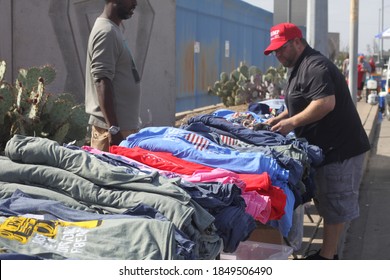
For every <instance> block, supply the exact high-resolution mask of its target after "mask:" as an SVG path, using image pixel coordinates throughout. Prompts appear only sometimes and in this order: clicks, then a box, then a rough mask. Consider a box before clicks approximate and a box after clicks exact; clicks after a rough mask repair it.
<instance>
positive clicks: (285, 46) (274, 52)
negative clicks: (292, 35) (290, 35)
mask: <svg viewBox="0 0 390 280" xmlns="http://www.w3.org/2000/svg"><path fill="white" fill-rule="evenodd" d="M291 42H292V40H289V41H287V42H286V43H285V44H284V45H283V46H281V47H280V48H279V49H277V50H274V51H273V52H272V54H273V55H276V54H277V53H280V52H281V51H284V49H285V48H287V46H288V45H289V44H290V43H291Z"/></svg>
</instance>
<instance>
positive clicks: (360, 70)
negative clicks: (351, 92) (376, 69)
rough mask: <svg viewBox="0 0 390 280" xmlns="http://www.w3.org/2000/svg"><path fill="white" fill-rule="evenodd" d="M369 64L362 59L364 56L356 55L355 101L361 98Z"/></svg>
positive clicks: (368, 71)
mask: <svg viewBox="0 0 390 280" xmlns="http://www.w3.org/2000/svg"><path fill="white" fill-rule="evenodd" d="M370 68H371V67H370V65H369V64H368V63H367V62H366V61H365V60H364V56H363V55H360V56H358V65H357V101H360V100H361V99H362V90H363V88H364V84H365V82H366V79H367V73H370V71H371V69H370Z"/></svg>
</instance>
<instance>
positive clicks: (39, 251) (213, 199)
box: [0, 110, 322, 260]
mask: <svg viewBox="0 0 390 280" xmlns="http://www.w3.org/2000/svg"><path fill="white" fill-rule="evenodd" d="M230 113H232V114H233V112H229V111H228V110H227V111H223V112H221V111H218V112H215V113H214V114H212V115H199V116H197V117H194V118H192V119H191V120H190V121H189V122H188V124H187V125H184V126H182V127H181V128H174V127H147V128H143V129H141V130H140V131H139V132H138V133H136V134H132V135H129V136H128V137H127V138H126V140H124V141H123V142H122V143H121V144H120V145H119V146H111V148H110V152H102V151H99V150H96V149H92V148H91V147H88V146H84V147H76V146H72V145H65V146H60V145H59V144H58V143H56V142H55V141H52V140H49V139H45V138H39V137H27V136H22V135H14V136H13V138H12V139H11V140H9V141H8V143H7V146H6V149H5V156H2V157H0V164H1V166H2V168H1V169H0V233H1V234H0V247H1V250H2V251H1V254H0V258H1V259H134V260H140V259H178V260H180V259H181V260H190V259H215V258H217V257H218V255H219V254H220V253H221V252H227V253H232V252H234V251H235V250H236V249H237V247H238V245H239V243H240V242H242V241H245V240H247V239H248V237H249V236H250V234H251V233H252V232H253V230H254V229H255V228H256V223H258V222H260V223H262V224H267V225H271V226H273V227H276V228H278V229H279V230H280V232H281V233H282V235H283V236H284V237H288V234H289V231H290V229H291V227H292V224H293V212H294V209H295V208H296V207H297V206H299V205H301V204H303V203H305V202H307V201H309V200H310V199H311V198H312V195H313V191H314V189H315V186H314V183H313V181H312V180H311V177H312V176H311V175H312V168H313V166H316V165H319V164H320V163H321V161H322V152H321V150H320V149H319V148H318V147H316V146H312V145H308V144H307V142H305V141H303V140H299V139H295V138H294V137H284V136H282V135H280V134H278V133H273V132H270V131H268V130H266V129H258V130H255V129H253V128H248V127H247V126H244V125H242V123H240V121H238V120H239V119H240V118H241V119H242V120H244V119H247V118H248V116H249V117H250V118H251V119H253V118H255V119H256V118H257V116H258V115H256V114H254V113H251V112H245V113H240V114H237V113H235V114H234V118H233V117H232V114H230Z"/></svg>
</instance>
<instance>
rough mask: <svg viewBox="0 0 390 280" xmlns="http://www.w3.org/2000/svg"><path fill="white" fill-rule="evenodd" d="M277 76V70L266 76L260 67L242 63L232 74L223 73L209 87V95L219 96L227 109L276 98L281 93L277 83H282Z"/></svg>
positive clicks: (269, 72)
mask: <svg viewBox="0 0 390 280" xmlns="http://www.w3.org/2000/svg"><path fill="white" fill-rule="evenodd" d="M277 74H279V72H278V71H277V70H276V69H275V71H270V70H268V71H267V72H266V75H263V73H262V71H261V70H260V69H259V68H258V67H256V66H250V67H248V66H247V65H246V64H245V63H243V62H241V63H240V66H239V67H237V69H234V70H233V71H232V72H231V73H230V74H228V73H226V72H222V73H221V74H220V79H219V80H218V81H216V82H215V83H214V85H213V86H210V87H209V89H208V93H209V94H214V95H217V96H219V97H220V98H221V101H222V103H223V104H224V105H225V106H227V107H229V106H234V105H241V104H248V103H251V102H255V101H260V100H263V99H268V98H271V97H273V98H276V96H277V95H278V93H279V92H280V91H279V87H278V86H275V81H276V82H277V83H280V82H281V81H282V79H276V78H275V76H276V75H277ZM278 77H279V76H278Z"/></svg>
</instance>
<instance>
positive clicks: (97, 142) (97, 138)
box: [91, 125, 138, 152]
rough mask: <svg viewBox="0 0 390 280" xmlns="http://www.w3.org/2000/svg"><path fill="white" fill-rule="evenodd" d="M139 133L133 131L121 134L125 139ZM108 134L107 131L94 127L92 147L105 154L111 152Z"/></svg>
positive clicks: (136, 130)
mask: <svg viewBox="0 0 390 280" xmlns="http://www.w3.org/2000/svg"><path fill="white" fill-rule="evenodd" d="M137 132H138V129H131V130H124V131H120V132H119V133H120V134H122V137H123V138H126V137H127V136H129V135H130V134H134V133H137ZM108 134H109V133H108V130H107V129H105V128H101V127H98V126H94V125H93V126H92V131H91V147H92V148H94V149H98V150H100V151H103V152H109V151H110V143H109V140H108Z"/></svg>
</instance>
